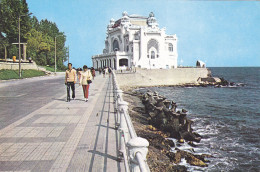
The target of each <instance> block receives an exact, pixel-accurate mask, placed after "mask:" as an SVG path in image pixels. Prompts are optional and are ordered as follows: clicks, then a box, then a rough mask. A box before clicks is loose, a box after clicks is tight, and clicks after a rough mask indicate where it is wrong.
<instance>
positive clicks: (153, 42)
mask: <svg viewBox="0 0 260 172" xmlns="http://www.w3.org/2000/svg"><path fill="white" fill-rule="evenodd" d="M152 47H154V48H155V49H156V51H157V53H159V43H158V41H157V40H155V39H150V40H149V41H148V43H147V53H148V52H149V50H150V48H152Z"/></svg>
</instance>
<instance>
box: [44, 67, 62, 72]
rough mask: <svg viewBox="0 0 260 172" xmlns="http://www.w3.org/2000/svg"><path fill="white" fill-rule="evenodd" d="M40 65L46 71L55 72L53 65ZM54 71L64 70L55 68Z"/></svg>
mask: <svg viewBox="0 0 260 172" xmlns="http://www.w3.org/2000/svg"><path fill="white" fill-rule="evenodd" d="M42 67H44V68H45V69H46V70H48V71H51V72H55V69H54V66H42ZM56 72H65V70H60V69H58V68H57V69H56Z"/></svg>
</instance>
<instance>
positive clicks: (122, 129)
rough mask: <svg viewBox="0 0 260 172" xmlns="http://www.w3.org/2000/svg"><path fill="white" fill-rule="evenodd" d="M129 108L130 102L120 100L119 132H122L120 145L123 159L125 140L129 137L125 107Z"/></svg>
mask: <svg viewBox="0 0 260 172" xmlns="http://www.w3.org/2000/svg"><path fill="white" fill-rule="evenodd" d="M127 108H128V103H127V102H125V101H120V102H118V109H119V114H120V127H119V132H120V138H119V139H120V140H119V141H120V147H119V152H120V155H119V159H120V160H122V159H123V157H121V156H122V155H123V152H125V140H126V139H127V138H128V136H127V124H126V120H125V118H124V109H125V110H127Z"/></svg>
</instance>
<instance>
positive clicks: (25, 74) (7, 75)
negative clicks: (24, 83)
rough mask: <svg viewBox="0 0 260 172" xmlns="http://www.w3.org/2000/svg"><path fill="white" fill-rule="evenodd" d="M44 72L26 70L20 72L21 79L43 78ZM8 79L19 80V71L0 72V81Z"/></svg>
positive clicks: (5, 70)
mask: <svg viewBox="0 0 260 172" xmlns="http://www.w3.org/2000/svg"><path fill="white" fill-rule="evenodd" d="M44 75H45V72H43V71H38V70H33V69H28V70H22V78H32V77H36V76H44ZM8 79H19V71H18V70H7V69H3V70H0V80H8Z"/></svg>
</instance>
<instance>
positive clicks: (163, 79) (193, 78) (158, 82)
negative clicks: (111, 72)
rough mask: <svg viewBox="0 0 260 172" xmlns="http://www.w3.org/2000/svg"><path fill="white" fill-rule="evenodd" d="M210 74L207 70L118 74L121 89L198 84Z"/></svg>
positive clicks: (184, 69)
mask: <svg viewBox="0 0 260 172" xmlns="http://www.w3.org/2000/svg"><path fill="white" fill-rule="evenodd" d="M208 74H210V71H209V70H208V69H207V68H177V69H152V70H148V69H147V70H146V69H137V71H136V73H122V74H121V73H117V74H116V77H117V81H118V84H119V86H120V87H141V86H171V85H183V84H188V83H190V84H196V83H197V82H198V79H199V78H206V77H208Z"/></svg>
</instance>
